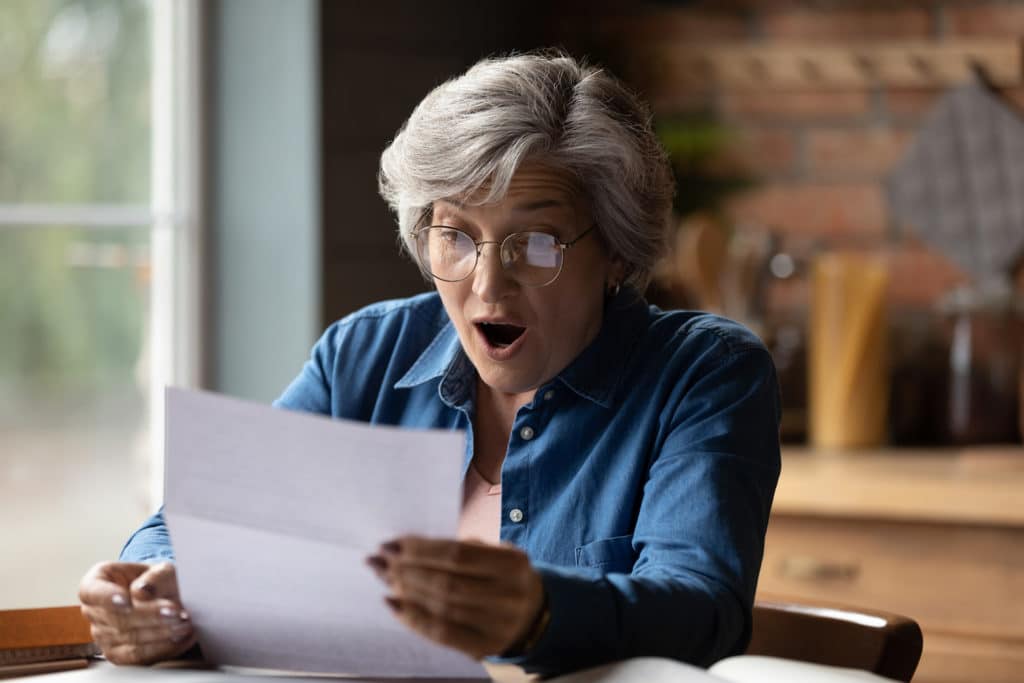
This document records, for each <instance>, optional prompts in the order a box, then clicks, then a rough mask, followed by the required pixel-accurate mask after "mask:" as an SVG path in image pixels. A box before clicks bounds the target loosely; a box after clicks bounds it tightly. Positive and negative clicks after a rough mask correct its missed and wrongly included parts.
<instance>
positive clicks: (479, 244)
mask: <svg viewBox="0 0 1024 683" xmlns="http://www.w3.org/2000/svg"><path fill="white" fill-rule="evenodd" d="M596 227H597V223H593V224H591V226H590V227H589V228H587V229H586V230H584V231H583V232H581V233H580V234H579V235H577V236H576V237H574V238H573V239H571V240H569V241H568V242H563V241H561V240H560V239H558V238H557V237H555V236H554V235H549V233H546V232H542V231H540V230H521V231H519V232H513V233H509V234H508V235H506V236H505V239H503V240H501V241H500V242H499V241H497V240H479V241H478V240H475V239H473V237H472V236H471V235H470V234H469V233H468V232H466V231H465V230H460V229H459V228H453V227H452V226H450V225H425V226H423V227H422V228H416V229H415V230H413V231H412V233H411V234H412V238H413V240H414V241H415V242H416V258H417V260H419V262H420V267H421V268H423V269H424V270H425V271H426V272H427V274H429V275H430V277H432V278H434V279H436V280H440V281H441V282H462V281H463V280H467V279H469V278H470V277H471V276H472V275H473V273H475V272H476V267H477V266H478V265H479V264H480V255H481V254H482V253H483V248H484V245H487V244H494V245H497V247H498V260H499V261H500V262H501V268H502V270H503V271H505V272H508V270H509V266H507V265H506V264H505V260H504V259H503V258H502V257H501V254H502V252H503V251H504V247H505V243H506V242H508V241H509V240H510V239H512V238H513V237H517V236H518V235H524V234H527V233H540V234H542V235H548V236H549V237H551V238H553V239H554V240H555V244H556V245H558V247H559V248H560V249H561V250H562V257H561V258H560V259H559V261H558V271H557V272H556V273H555V274H554V275H553V276H552V277H551V279H550V280H548V281H547V282H545V283H543V284H539V285H531V284H527V283H525V282H519V280H518V279H516V278H515V277H514V276H511V275H510V277H512V279H513V280H515V281H516V282H518V283H519V284H520V285H521V286H523V287H531V288H534V289H536V288H539V287H547V286H548V285H550V284H551V283H552V282H554V281H555V280H557V279H558V276H559V275H561V274H562V268H563V267H564V266H565V251H566V250H567V249H569V248H571V247H573V246H574V245H575V244H576V243H577V242H579V241H580V240H581V239H583V238H584V237H586V236H587V235H589V234H590V233H591V232H593V230H594V228H596ZM434 228H443V229H444V230H454V231H455V232H458V233H461V234H463V235H465V236H466V237H468V238H469V239H470V241H471V242H472V243H473V245H474V246H475V247H476V258H475V259H474V261H473V267H472V268H470V269H469V272H468V273H466V274H465V275H464V276H463V277H460V278H458V279H457V280H450V279H448V278H443V277H439V276H438V275H435V274H434V273H433V272H432V271H431V270H430V267H429V261H428V262H427V263H424V260H423V257H422V255H421V254H420V245H419V236H420V233H424V232H426V231H428V230H431V229H434Z"/></svg>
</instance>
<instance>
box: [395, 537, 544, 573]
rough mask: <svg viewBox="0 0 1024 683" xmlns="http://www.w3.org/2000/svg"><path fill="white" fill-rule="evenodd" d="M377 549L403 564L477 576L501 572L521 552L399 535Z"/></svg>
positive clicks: (473, 543) (516, 558) (492, 546)
mask: <svg viewBox="0 0 1024 683" xmlns="http://www.w3.org/2000/svg"><path fill="white" fill-rule="evenodd" d="M381 550H382V553H383V554H385V555H388V556H391V557H397V558H399V560H400V561H401V562H403V563H404V564H415V565H418V566H423V567H432V568H436V569H442V570H445V571H450V572H457V573H460V574H467V575H472V576H481V577H489V576H494V575H501V574H502V573H503V570H505V569H507V568H508V566H509V563H510V562H511V563H515V564H518V559H519V558H518V557H516V556H517V555H523V554H522V552H521V551H520V550H519V549H518V548H509V547H503V546H494V545H488V544H486V543H481V542H478V541H454V540H449V539H441V538H423V537H422V536H403V537H401V538H398V539H396V540H394V541H391V542H390V543H385V544H384V545H383V546H381ZM523 557H525V555H523Z"/></svg>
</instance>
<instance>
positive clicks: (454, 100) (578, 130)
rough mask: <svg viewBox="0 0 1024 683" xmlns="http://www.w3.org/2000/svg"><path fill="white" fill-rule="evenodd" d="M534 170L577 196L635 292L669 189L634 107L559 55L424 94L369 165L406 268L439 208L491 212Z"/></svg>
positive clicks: (507, 64) (507, 61) (481, 65)
mask: <svg viewBox="0 0 1024 683" xmlns="http://www.w3.org/2000/svg"><path fill="white" fill-rule="evenodd" d="M525 161H539V162H541V163H543V164H545V165H547V166H549V167H551V168H553V169H555V170H558V171H562V172H565V173H567V174H568V175H569V176H570V178H571V179H573V180H574V181H575V182H576V183H577V185H578V186H579V187H580V188H581V191H582V192H583V193H584V195H585V199H586V200H587V201H588V204H589V207H590V210H591V212H592V213H593V218H594V221H595V223H596V225H597V230H598V232H599V234H600V236H601V239H602V240H603V242H604V244H605V245H606V247H607V248H608V250H609V253H610V255H611V257H612V258H617V259H618V260H620V261H621V262H622V264H623V265H624V266H625V280H624V282H625V283H626V284H631V285H633V286H634V287H636V288H637V289H639V290H641V291H642V290H643V288H644V287H646V285H647V283H648V281H649V280H650V274H651V270H652V269H653V267H654V264H655V262H656V261H657V260H658V259H659V258H660V257H661V255H662V253H663V251H664V249H665V245H666V234H667V232H666V231H667V227H668V216H669V211H670V209H671V203H672V193H673V190H674V184H673V180H672V173H671V170H670V169H669V166H668V160H667V157H666V155H665V152H664V150H663V149H662V147H661V145H660V144H659V142H658V139H657V137H656V136H655V134H654V131H653V129H652V127H651V123H650V113H649V111H648V110H647V108H646V107H645V106H644V105H643V104H642V103H641V102H640V100H639V99H638V98H637V97H636V96H635V95H633V93H631V92H630V91H629V90H628V89H627V88H626V87H625V86H624V85H623V84H622V83H620V82H619V81H618V80H616V79H615V78H614V77H613V76H611V75H610V74H609V73H607V72H606V71H604V70H602V69H600V68H596V67H593V66H590V65H588V64H585V63H581V62H579V61H577V60H575V59H573V58H572V57H570V56H568V55H566V54H564V53H560V52H539V53H530V54H521V55H513V56H510V57H503V58H497V59H485V60H483V61H480V62H478V63H477V64H476V65H475V66H473V67H472V68H471V69H469V71H467V72H466V73H465V74H463V75H462V76H458V77H456V78H453V79H451V80H449V81H447V82H445V83H443V84H441V85H439V86H438V87H436V88H434V90H432V91H431V92H430V93H429V94H428V95H427V96H426V97H425V98H423V101H422V102H420V104H419V105H418V106H417V107H416V109H415V110H414V111H413V113H412V115H411V116H410V117H409V120H408V121H406V122H405V124H404V125H403V126H402V128H401V129H400V130H399V132H398V135H397V136H396V137H395V139H394V140H393V141H392V142H391V144H390V145H389V146H388V148H387V149H385V150H384V153H383V154H382V155H381V160H380V174H379V178H378V181H379V186H380V194H381V196H382V197H383V198H384V199H385V201H387V203H388V205H389V206H390V207H391V210H392V211H394V212H395V214H396V216H397V218H398V230H399V235H400V236H401V238H402V241H403V242H404V244H405V248H406V249H407V250H408V252H409V253H410V254H411V255H412V256H413V258H414V259H416V247H415V243H414V239H413V237H412V231H413V230H415V229H416V227H418V225H419V224H420V222H421V221H422V220H424V219H425V218H426V217H427V216H428V215H429V212H430V211H431V210H432V207H433V203H434V202H435V201H437V200H440V199H450V198H457V197H463V198H464V197H468V196H470V195H472V194H473V193H475V192H477V191H478V190H480V189H481V188H484V187H486V188H487V193H486V195H485V196H484V198H483V200H482V203H490V202H495V201H500V199H501V198H502V197H503V196H504V195H505V192H506V191H507V189H508V186H509V182H510V181H511V179H512V176H513V175H514V174H515V172H516V170H517V169H518V168H519V167H520V165H522V164H523V163H524V162H525Z"/></svg>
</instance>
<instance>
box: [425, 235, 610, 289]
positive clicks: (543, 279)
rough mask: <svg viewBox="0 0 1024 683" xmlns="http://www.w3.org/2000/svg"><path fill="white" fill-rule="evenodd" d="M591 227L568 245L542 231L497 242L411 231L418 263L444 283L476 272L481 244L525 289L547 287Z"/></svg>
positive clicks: (466, 236) (467, 236) (481, 248)
mask: <svg viewBox="0 0 1024 683" xmlns="http://www.w3.org/2000/svg"><path fill="white" fill-rule="evenodd" d="M594 227H595V226H593V225H591V226H590V227H589V228H587V229H586V230H584V231H583V232H582V233H581V234H580V235H578V236H577V237H576V238H575V239H573V240H572V241H571V242H562V241H560V240H559V239H558V238H557V237H555V236H554V235H549V234H548V233H546V232H533V231H527V232H514V233H512V234H511V235H509V236H508V237H506V238H505V239H503V240H502V241H501V242H494V241H480V242H477V241H476V240H474V239H473V238H472V237H470V236H469V235H468V234H466V233H465V232H463V231H462V230H459V229H458V228H450V227H448V226H446V225H431V226H427V227H425V228H419V229H418V230H414V231H413V233H412V236H413V237H414V238H415V240H416V252H417V254H418V255H419V259H420V263H421V264H422V266H423V268H425V269H426V271H427V272H428V273H430V275H431V276H432V277H435V278H437V279H438V280H443V281H445V282H459V281H460V280H465V279H466V278H467V277H469V276H470V275H472V274H473V271H474V270H476V264H477V263H478V262H479V261H480V254H481V252H482V251H483V247H484V245H485V244H496V245H498V253H499V255H500V256H501V266H502V268H504V269H505V272H506V273H507V274H508V275H509V276H510V277H511V278H512V279H513V280H515V281H516V282H518V283H519V284H521V285H524V286H526V287H543V286H544V285H550V284H551V283H552V282H554V281H555V279H556V278H557V277H558V274H559V273H561V272H562V262H563V261H564V259H565V256H564V254H565V250H566V249H568V248H569V247H571V246H573V245H574V244H576V243H577V242H579V241H580V240H581V239H583V238H584V237H586V236H587V235H589V234H590V232H591V231H592V230H593V229H594Z"/></svg>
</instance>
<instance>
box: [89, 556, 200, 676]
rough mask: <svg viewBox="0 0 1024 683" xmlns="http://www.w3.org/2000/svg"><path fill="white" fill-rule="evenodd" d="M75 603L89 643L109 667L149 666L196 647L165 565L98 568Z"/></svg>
mask: <svg viewBox="0 0 1024 683" xmlns="http://www.w3.org/2000/svg"><path fill="white" fill-rule="evenodd" d="M78 599H79V600H80V601H81V602H82V614H83V615H85V618H86V619H88V620H89V623H90V624H91V625H92V639H93V641H95V643H96V644H97V645H98V646H99V647H100V649H101V650H103V655H104V656H105V657H106V658H107V659H108V660H110V661H111V662H113V663H114V664H152V663H153V662H158V661H161V660H164V659H173V658H175V657H178V656H179V655H181V654H183V653H185V652H186V651H188V649H189V648H191V647H192V646H193V645H195V642H196V635H195V631H194V629H193V628H192V620H191V619H190V618H189V615H188V613H187V612H186V611H185V609H184V608H183V607H182V604H181V599H180V597H179V595H178V578H177V575H176V574H175V571H174V565H173V564H172V563H170V562H163V563H161V564H154V565H149V564H140V563H134V562H101V563H100V564H97V565H96V566H95V567H93V568H92V569H90V570H89V571H88V572H87V573H86V575H85V576H84V577H83V578H82V582H81V584H80V585H79V588H78Z"/></svg>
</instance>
